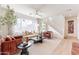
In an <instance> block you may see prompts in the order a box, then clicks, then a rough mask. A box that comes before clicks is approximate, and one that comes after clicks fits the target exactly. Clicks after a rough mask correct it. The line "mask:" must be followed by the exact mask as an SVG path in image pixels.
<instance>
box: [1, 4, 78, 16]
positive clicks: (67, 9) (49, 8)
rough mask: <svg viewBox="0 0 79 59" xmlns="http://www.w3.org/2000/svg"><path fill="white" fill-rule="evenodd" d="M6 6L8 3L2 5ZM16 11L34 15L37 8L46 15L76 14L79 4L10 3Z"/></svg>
mask: <svg viewBox="0 0 79 59" xmlns="http://www.w3.org/2000/svg"><path fill="white" fill-rule="evenodd" d="M1 6H2V7H5V6H6V5H1ZM10 6H11V8H13V9H14V10H15V11H16V12H19V13H22V14H24V15H33V14H35V12H36V10H38V13H39V14H41V15H44V16H55V15H64V16H70V15H72V16H76V15H78V13H79V4H15V5H14V4H12V5H11V4H10Z"/></svg>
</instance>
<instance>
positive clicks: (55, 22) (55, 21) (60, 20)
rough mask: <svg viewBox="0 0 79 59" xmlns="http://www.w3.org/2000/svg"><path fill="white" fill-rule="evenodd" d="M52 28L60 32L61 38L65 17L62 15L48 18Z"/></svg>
mask: <svg viewBox="0 0 79 59" xmlns="http://www.w3.org/2000/svg"><path fill="white" fill-rule="evenodd" d="M49 22H50V23H49V24H51V26H52V28H54V29H55V30H56V31H57V32H58V33H60V34H61V36H62V38H63V37H64V26H65V25H64V24H65V18H64V16H62V15H58V16H54V17H52V20H49Z"/></svg>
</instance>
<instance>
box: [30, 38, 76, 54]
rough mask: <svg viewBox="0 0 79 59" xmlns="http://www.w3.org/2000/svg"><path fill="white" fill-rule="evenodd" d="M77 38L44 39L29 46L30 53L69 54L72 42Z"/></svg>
mask: <svg viewBox="0 0 79 59" xmlns="http://www.w3.org/2000/svg"><path fill="white" fill-rule="evenodd" d="M75 41H77V39H45V40H44V42H43V43H42V44H40V43H39V44H34V45H33V46H31V47H30V48H29V52H30V55H71V48H72V42H75Z"/></svg>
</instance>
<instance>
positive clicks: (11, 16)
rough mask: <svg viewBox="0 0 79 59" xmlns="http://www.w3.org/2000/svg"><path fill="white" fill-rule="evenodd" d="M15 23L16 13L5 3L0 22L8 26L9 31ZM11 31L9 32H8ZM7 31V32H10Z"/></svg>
mask: <svg viewBox="0 0 79 59" xmlns="http://www.w3.org/2000/svg"><path fill="white" fill-rule="evenodd" d="M15 23H16V15H15V12H14V10H13V9H11V8H10V6H8V5H7V9H6V10H5V14H4V15H3V16H1V17H0V24H1V25H7V26H8V32H10V31H11V27H12V25H13V24H15ZM10 33H11V32H10ZM10 33H8V34H10Z"/></svg>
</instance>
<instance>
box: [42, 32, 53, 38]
mask: <svg viewBox="0 0 79 59" xmlns="http://www.w3.org/2000/svg"><path fill="white" fill-rule="evenodd" d="M43 37H45V38H48V39H51V38H52V31H47V32H43Z"/></svg>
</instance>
